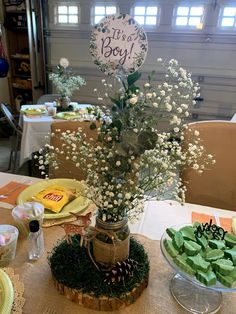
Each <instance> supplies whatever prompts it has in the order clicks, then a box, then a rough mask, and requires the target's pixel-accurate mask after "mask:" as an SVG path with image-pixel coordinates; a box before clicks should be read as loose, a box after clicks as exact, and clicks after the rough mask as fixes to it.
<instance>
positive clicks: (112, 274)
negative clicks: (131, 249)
mask: <svg viewBox="0 0 236 314" xmlns="http://www.w3.org/2000/svg"><path fill="white" fill-rule="evenodd" d="M137 265H138V263H137V262H136V261H135V260H133V259H131V258H127V259H126V260H124V261H122V262H117V263H116V264H115V266H114V267H112V269H111V270H110V271H108V272H106V274H105V277H106V278H105V279H104V282H105V283H107V284H108V285H110V284H114V283H117V282H120V281H124V280H125V278H127V277H129V276H133V272H134V269H136V268H137Z"/></svg>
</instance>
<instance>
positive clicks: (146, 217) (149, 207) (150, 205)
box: [0, 172, 236, 240]
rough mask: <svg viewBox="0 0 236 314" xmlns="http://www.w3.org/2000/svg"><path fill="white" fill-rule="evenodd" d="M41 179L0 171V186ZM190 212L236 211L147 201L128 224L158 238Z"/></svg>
mask: <svg viewBox="0 0 236 314" xmlns="http://www.w3.org/2000/svg"><path fill="white" fill-rule="evenodd" d="M40 180H41V179H38V178H32V177H27V176H20V175H13V174H7V173H3V172H0V187H1V186H3V185H5V184H7V183H9V182H10V181H16V182H21V183H25V184H33V183H35V182H38V181H40ZM0 206H2V207H6V208H8V207H9V208H12V207H13V206H12V205H8V204H6V203H3V202H0ZM192 212H199V213H204V214H209V215H215V214H216V215H218V216H220V217H229V218H231V217H233V216H236V212H233V211H230V210H223V209H216V208H213V207H208V206H202V205H195V204H189V203H185V204H184V205H181V204H179V203H178V202H176V201H169V200H168V201H147V202H146V203H145V210H144V212H143V214H142V215H141V216H140V219H139V220H138V221H137V222H136V223H135V224H130V231H131V232H132V233H139V234H142V235H145V236H147V237H148V238H150V239H153V240H160V239H161V236H162V234H163V233H164V232H165V229H166V228H167V227H170V226H175V225H182V224H186V223H191V214H192ZM0 217H1V214H0Z"/></svg>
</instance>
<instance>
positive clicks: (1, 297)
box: [0, 269, 14, 314]
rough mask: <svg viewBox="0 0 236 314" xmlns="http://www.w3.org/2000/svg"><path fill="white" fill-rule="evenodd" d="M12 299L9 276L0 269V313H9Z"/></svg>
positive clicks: (12, 291)
mask: <svg viewBox="0 0 236 314" xmlns="http://www.w3.org/2000/svg"><path fill="white" fill-rule="evenodd" d="M13 301H14V289H13V286H12V282H11V279H10V278H9V276H8V275H7V274H6V273H5V272H4V271H3V270H2V269H0V313H2V314H3V313H4V314H10V313H11V308H12V304H13Z"/></svg>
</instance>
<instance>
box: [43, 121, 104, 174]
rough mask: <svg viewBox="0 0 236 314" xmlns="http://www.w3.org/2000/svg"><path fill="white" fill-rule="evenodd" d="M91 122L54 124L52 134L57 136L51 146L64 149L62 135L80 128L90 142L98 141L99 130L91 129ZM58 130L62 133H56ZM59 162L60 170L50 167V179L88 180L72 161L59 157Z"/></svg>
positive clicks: (52, 140) (53, 137) (52, 139)
mask: <svg viewBox="0 0 236 314" xmlns="http://www.w3.org/2000/svg"><path fill="white" fill-rule="evenodd" d="M90 125H91V122H90V121H60V122H54V123H52V125H51V132H52V133H55V136H52V137H51V145H53V146H54V147H55V148H56V147H57V148H59V149H61V148H62V141H61V139H60V133H62V132H64V131H66V130H70V131H76V130H78V128H82V129H83V133H85V134H86V138H87V139H88V140H89V139H90V138H93V139H96V138H97V136H98V133H97V128H96V129H93V130H92V129H91V128H90ZM96 125H97V127H99V125H100V124H99V123H98V122H96ZM57 129H60V130H61V131H60V133H58V132H56V130H57ZM58 160H59V161H60V167H59V169H54V168H53V167H52V166H50V165H49V177H50V178H71V179H77V180H84V179H86V173H85V172H84V171H83V170H82V169H81V168H78V167H76V166H75V163H74V162H72V161H71V160H66V159H65V156H62V155H58Z"/></svg>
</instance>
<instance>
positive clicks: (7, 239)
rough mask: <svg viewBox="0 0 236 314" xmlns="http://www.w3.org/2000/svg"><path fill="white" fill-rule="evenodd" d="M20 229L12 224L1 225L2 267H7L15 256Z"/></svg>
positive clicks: (0, 252)
mask: <svg viewBox="0 0 236 314" xmlns="http://www.w3.org/2000/svg"><path fill="white" fill-rule="evenodd" d="M18 234H19V232H18V229H17V228H16V227H14V226H11V225H0V267H6V266H7V265H9V264H10V262H11V261H12V260H13V259H14V258H15V255H16V245H17V239H18Z"/></svg>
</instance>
